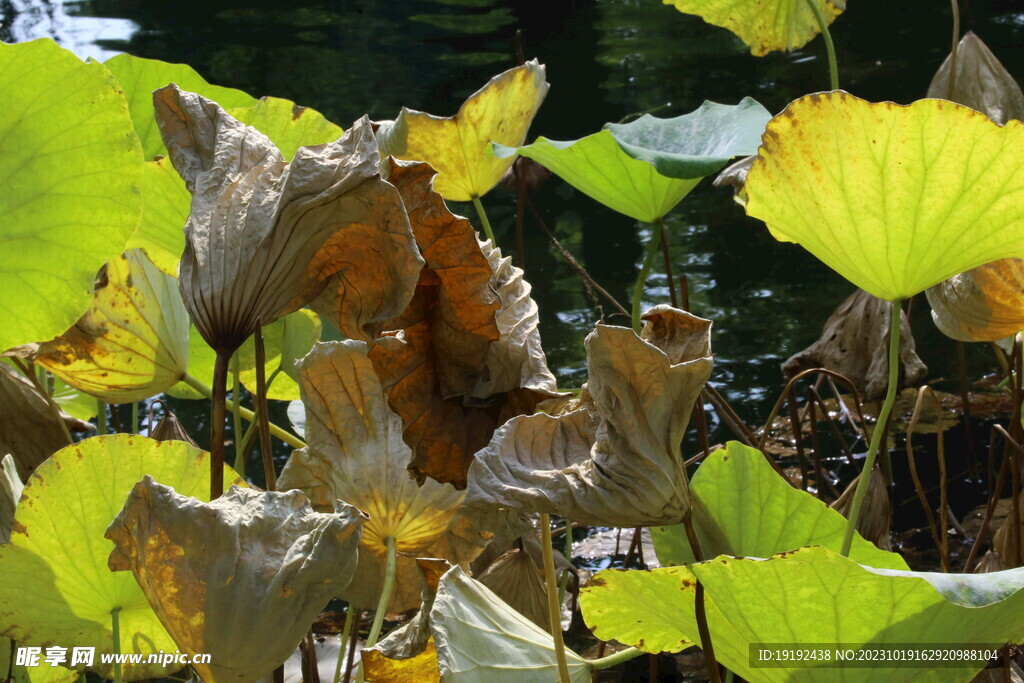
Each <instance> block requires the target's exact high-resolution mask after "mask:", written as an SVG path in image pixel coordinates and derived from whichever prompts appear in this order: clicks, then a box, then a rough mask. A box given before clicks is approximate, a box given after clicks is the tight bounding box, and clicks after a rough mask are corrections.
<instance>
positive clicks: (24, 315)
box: [0, 39, 142, 351]
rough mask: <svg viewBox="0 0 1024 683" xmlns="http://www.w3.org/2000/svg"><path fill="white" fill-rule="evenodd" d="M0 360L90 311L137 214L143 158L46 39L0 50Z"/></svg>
mask: <svg viewBox="0 0 1024 683" xmlns="http://www.w3.org/2000/svg"><path fill="white" fill-rule="evenodd" d="M0 99H2V100H3V102H4V110H5V114H4V117H3V120H2V121H0V141H2V142H0V184H2V185H3V188H4V191H3V192H2V193H0V242H2V243H3V244H4V248H3V249H2V250H0V291H3V300H2V301H0V316H2V318H3V320H4V324H3V325H2V326H0V351H3V350H5V349H8V348H10V347H12V346H16V345H19V344H27V343H30V342H37V341H42V340H45V339H50V338H52V337H55V336H56V335H58V334H60V333H61V332H63V331H64V330H66V329H68V328H69V327H70V326H71V325H73V324H74V322H75V320H77V319H78V317H79V316H80V315H82V313H83V312H84V311H85V309H86V308H87V307H88V306H89V300H90V298H91V296H92V281H93V278H95V277H96V271H97V270H99V268H100V266H102V265H103V264H104V263H106V262H107V261H109V260H110V259H112V258H114V257H115V256H117V255H118V254H120V253H121V252H122V251H123V250H124V245H125V242H126V241H127V240H128V237H129V236H130V235H131V234H132V232H134V230H135V228H136V226H137V225H138V222H139V216H140V215H141V211H142V202H141V200H140V194H139V179H140V177H141V174H142V164H141V161H142V154H141V150H140V146H139V141H138V139H137V138H136V137H135V133H134V131H133V129H132V124H131V120H130V119H129V117H128V105H127V103H126V102H125V99H124V96H123V95H122V94H121V92H120V90H119V88H118V85H117V81H116V80H115V79H114V77H113V76H111V75H110V72H109V71H107V69H106V67H104V66H103V65H102V64H85V63H83V62H82V61H81V60H79V59H78V58H77V57H75V56H74V55H73V54H71V53H70V52H68V51H67V50H64V49H63V48H60V47H58V46H57V45H56V43H54V42H53V41H52V40H49V39H41V40H34V41H32V42H28V43H18V44H14V45H8V44H0Z"/></svg>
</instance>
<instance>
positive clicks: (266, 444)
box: [253, 325, 277, 491]
mask: <svg viewBox="0 0 1024 683" xmlns="http://www.w3.org/2000/svg"><path fill="white" fill-rule="evenodd" d="M253 336H254V340H253V341H254V342H255V347H256V409H257V411H258V412H257V413H256V414H257V415H258V416H259V430H260V455H262V457H263V479H264V483H265V484H266V489H267V490H268V491H276V490H277V471H276V470H275V469H274V448H273V446H272V445H271V443H270V414H269V413H268V412H267V368H266V362H267V352H266V349H265V347H264V346H263V326H262V325H259V326H257V327H256V333H255V335H253Z"/></svg>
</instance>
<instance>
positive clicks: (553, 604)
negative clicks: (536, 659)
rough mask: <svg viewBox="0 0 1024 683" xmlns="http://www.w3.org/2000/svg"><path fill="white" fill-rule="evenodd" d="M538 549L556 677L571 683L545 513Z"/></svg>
mask: <svg viewBox="0 0 1024 683" xmlns="http://www.w3.org/2000/svg"><path fill="white" fill-rule="evenodd" d="M540 549H541V554H542V555H543V558H544V584H545V587H546V589H547V598H548V621H550V622H551V624H550V625H551V637H552V638H553V639H554V643H555V659H556V660H557V661H558V677H559V679H560V681H561V683H572V679H571V678H570V677H569V662H568V661H567V660H566V658H565V641H564V640H563V639H562V614H561V609H560V608H559V605H558V582H557V581H556V579H555V551H554V548H552V547H551V516H550V515H548V514H547V513H546V512H542V513H540Z"/></svg>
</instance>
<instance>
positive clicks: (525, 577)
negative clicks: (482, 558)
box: [477, 548, 551, 631]
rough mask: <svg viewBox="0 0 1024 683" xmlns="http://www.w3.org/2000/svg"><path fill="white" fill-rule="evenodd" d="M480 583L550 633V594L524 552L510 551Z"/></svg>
mask: <svg viewBox="0 0 1024 683" xmlns="http://www.w3.org/2000/svg"><path fill="white" fill-rule="evenodd" d="M477 581H479V582H480V583H482V584H483V585H485V586H487V587H488V588H490V589H491V590H492V591H494V594H495V595H497V596H498V597H499V598H501V599H502V600H504V601H505V603H506V604H507V605H508V606H509V607H511V608H513V609H514V610H516V611H517V612H519V613H520V614H522V615H523V616H524V617H526V618H527V619H529V620H530V621H532V622H533V623H535V624H537V625H538V626H540V627H541V628H542V629H544V630H545V631H550V630H551V617H550V616H548V603H547V591H546V589H545V588H544V583H543V581H541V577H540V573H539V570H538V569H537V565H536V564H535V563H534V561H533V558H531V557H530V554H529V553H527V552H526V551H525V550H522V549H520V548H516V549H514V550H510V551H508V552H507V553H505V554H504V555H502V556H501V557H499V558H498V559H497V560H495V562H494V564H492V565H491V566H490V567H488V568H487V571H486V572H484V573H483V574H481V575H480V576H478V577H477Z"/></svg>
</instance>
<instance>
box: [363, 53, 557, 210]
mask: <svg viewBox="0 0 1024 683" xmlns="http://www.w3.org/2000/svg"><path fill="white" fill-rule="evenodd" d="M547 92H548V83H547V81H545V80H544V65H542V64H538V63H537V61H536V60H531V61H529V62H527V63H525V64H523V65H521V66H517V67H515V68H514V69H509V70H508V71H505V72H503V73H500V74H498V75H497V76H495V77H494V78H492V79H491V80H490V81H488V82H487V84H486V85H484V87H482V88H480V90H478V91H476V92H475V93H473V94H472V95H471V96H470V97H469V99H467V100H466V101H465V102H463V103H462V106H461V107H459V111H458V113H457V114H456V115H455V116H450V117H441V116H433V115H432V114H427V113H425V112H422V111H415V110H413V109H408V108H403V109H402V111H401V113H400V114H399V115H398V118H397V119H395V120H394V121H384V122H382V123H381V124H380V128H379V130H378V131H377V135H378V139H377V142H378V144H379V145H380V152H381V154H382V155H384V156H387V155H389V154H390V155H391V156H393V157H395V158H396V159H404V160H407V161H425V162H427V163H428V164H430V165H431V167H433V168H434V170H436V171H437V179H436V180H435V181H434V189H435V190H436V191H437V192H438V194H440V195H441V196H442V197H444V198H445V199H447V200H449V201H456V202H468V201H469V200H470V199H472V198H473V197H480V196H483V195H485V194H487V193H488V192H489V191H490V190H491V189H492V188H493V187H494V186H495V185H497V184H498V181H499V180H501V177H502V176H503V175H504V174H505V172H506V171H507V170H508V169H509V167H511V166H512V160H511V159H504V158H497V159H495V158H494V157H492V156H489V155H488V154H487V143H488V142H490V141H492V140H494V141H495V142H499V143H501V144H504V145H521V144H523V140H525V139H526V132H527V131H528V130H529V128H530V123H531V122H532V121H533V117H534V116H535V115H536V114H537V110H538V109H540V105H541V102H543V101H544V96H545V95H547Z"/></svg>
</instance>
